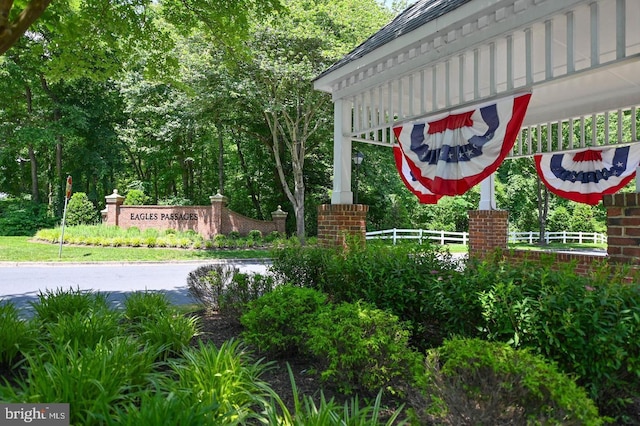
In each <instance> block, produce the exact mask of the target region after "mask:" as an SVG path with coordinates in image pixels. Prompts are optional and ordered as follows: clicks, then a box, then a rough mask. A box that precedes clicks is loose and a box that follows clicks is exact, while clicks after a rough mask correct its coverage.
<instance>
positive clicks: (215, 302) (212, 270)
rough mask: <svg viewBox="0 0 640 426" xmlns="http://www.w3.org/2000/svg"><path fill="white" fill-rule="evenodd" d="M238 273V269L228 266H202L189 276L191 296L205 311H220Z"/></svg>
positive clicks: (188, 282)
mask: <svg viewBox="0 0 640 426" xmlns="http://www.w3.org/2000/svg"><path fill="white" fill-rule="evenodd" d="M238 272H239V270H238V268H234V267H231V266H227V265H203V266H200V267H199V268H197V269H196V270H194V271H191V272H189V275H187V288H188V289H189V294H190V295H191V297H193V298H194V299H195V300H196V301H197V302H198V303H200V304H201V305H202V306H203V307H204V308H205V309H207V310H211V311H219V310H220V300H221V298H222V296H223V293H224V292H225V290H226V289H227V288H229V287H230V285H231V281H232V280H233V276H234V275H235V274H237V273H238Z"/></svg>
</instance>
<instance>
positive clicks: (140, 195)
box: [122, 189, 149, 206]
mask: <svg viewBox="0 0 640 426" xmlns="http://www.w3.org/2000/svg"><path fill="white" fill-rule="evenodd" d="M148 202H149V197H148V196H146V195H145V194H144V191H142V190H141V189H130V190H128V191H127V197H126V198H125V199H124V202H123V203H122V204H123V205H125V206H141V205H143V204H147V203H148Z"/></svg>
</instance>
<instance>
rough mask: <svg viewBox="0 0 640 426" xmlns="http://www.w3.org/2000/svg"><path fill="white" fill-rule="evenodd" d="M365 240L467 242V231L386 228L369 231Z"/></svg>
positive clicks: (465, 243)
mask: <svg viewBox="0 0 640 426" xmlns="http://www.w3.org/2000/svg"><path fill="white" fill-rule="evenodd" d="M366 238H367V240H393V244H396V242H397V241H398V240H418V242H419V243H420V244H422V242H423V241H425V240H429V241H432V242H436V243H439V244H443V245H444V244H464V245H467V244H468V243H469V233H468V232H447V231H429V230H427V229H397V228H393V229H386V230H384V231H371V232H367V234H366Z"/></svg>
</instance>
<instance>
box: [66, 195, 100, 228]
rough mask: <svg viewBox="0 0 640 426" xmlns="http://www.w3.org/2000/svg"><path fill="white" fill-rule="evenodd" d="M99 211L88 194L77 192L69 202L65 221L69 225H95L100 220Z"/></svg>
mask: <svg viewBox="0 0 640 426" xmlns="http://www.w3.org/2000/svg"><path fill="white" fill-rule="evenodd" d="M99 217H100V216H99V213H98V210H97V209H96V207H95V206H94V205H93V203H92V202H91V201H89V198H88V197H87V194H85V193H84V192H76V193H75V194H73V195H72V196H71V199H69V202H68V203H67V216H66V219H65V223H66V225H68V226H74V225H94V224H96V223H98V221H99Z"/></svg>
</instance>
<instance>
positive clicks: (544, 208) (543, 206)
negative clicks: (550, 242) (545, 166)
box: [537, 179, 549, 246]
mask: <svg viewBox="0 0 640 426" xmlns="http://www.w3.org/2000/svg"><path fill="white" fill-rule="evenodd" d="M537 193H538V223H539V225H540V231H539V237H538V241H539V243H540V245H541V246H542V245H545V244H546V239H545V233H546V230H547V216H548V214H549V191H548V189H547V187H546V186H544V185H543V184H542V182H541V181H540V179H538V191H537Z"/></svg>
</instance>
